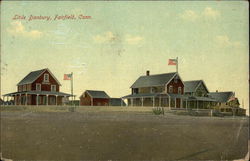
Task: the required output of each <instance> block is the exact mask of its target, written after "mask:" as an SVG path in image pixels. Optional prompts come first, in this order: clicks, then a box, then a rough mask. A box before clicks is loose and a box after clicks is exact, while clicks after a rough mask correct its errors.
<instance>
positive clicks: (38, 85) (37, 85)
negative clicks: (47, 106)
mask: <svg viewBox="0 0 250 161" xmlns="http://www.w3.org/2000/svg"><path fill="white" fill-rule="evenodd" d="M38 87H40V89H38ZM41 90H42V85H41V84H40V83H36V91H41Z"/></svg>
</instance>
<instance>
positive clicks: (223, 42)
mask: <svg viewBox="0 0 250 161" xmlns="http://www.w3.org/2000/svg"><path fill="white" fill-rule="evenodd" d="M215 42H216V43H217V45H220V46H222V47H241V46H242V43H240V42H239V41H232V40H230V39H229V37H228V36H227V35H219V36H216V37H215Z"/></svg>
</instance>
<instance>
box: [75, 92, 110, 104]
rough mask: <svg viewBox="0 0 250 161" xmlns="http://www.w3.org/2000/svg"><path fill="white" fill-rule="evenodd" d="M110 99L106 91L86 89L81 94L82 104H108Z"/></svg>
mask: <svg viewBox="0 0 250 161" xmlns="http://www.w3.org/2000/svg"><path fill="white" fill-rule="evenodd" d="M109 99H110V97H109V96H108V95H107V93H106V92H104V91H94V90H86V91H85V92H83V94H82V95H81V96H80V106H108V105H109Z"/></svg>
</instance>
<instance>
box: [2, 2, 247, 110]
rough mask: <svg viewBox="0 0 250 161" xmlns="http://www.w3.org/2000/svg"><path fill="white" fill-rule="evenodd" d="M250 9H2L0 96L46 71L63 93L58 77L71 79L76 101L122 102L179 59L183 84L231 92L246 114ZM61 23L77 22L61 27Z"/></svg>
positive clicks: (134, 5)
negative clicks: (142, 80) (101, 94)
mask: <svg viewBox="0 0 250 161" xmlns="http://www.w3.org/2000/svg"><path fill="white" fill-rule="evenodd" d="M248 9H249V6H248V2H247V1H227V2H222V1H175V2H171V1H157V2H151V1H144V2H140V1H133V2H122V1H106V2H101V1H94V2H82V1H81V2H78V1H75V2H64V1H61V2H59V1H53V2H48V1H45V2H42V1H37V2H17V1H12V2H6V1H3V2H2V3H1V94H6V93H10V92H14V91H16V84H17V83H18V82H19V81H20V80H21V79H22V78H23V77H24V76H26V75H27V74H28V73H29V72H30V71H33V70H39V69H43V68H49V69H50V70H51V71H52V73H53V74H54V75H55V76H56V77H57V79H58V80H59V81H60V83H61V84H62V86H61V91H62V92H66V93H70V81H65V80H63V74H68V73H70V72H73V73H74V94H76V95H77V97H79V96H80V95H81V94H82V93H83V91H85V90H86V89H89V90H104V91H106V92H107V93H108V95H110V96H111V97H122V96H125V95H127V94H130V93H131V90H130V86H131V85H132V84H133V82H134V81H135V80H136V79H137V78H138V77H139V76H141V75H145V73H146V70H150V73H151V74H161V73H168V72H175V70H176V68H175V66H168V59H171V58H176V57H178V60H179V74H180V76H181V78H182V80H184V81H187V80H200V79H202V80H204V81H205V83H206V85H207V87H208V89H209V91H210V92H213V91H216V90H218V91H234V92H235V94H236V97H238V98H239V100H240V103H241V104H242V102H244V103H243V104H244V105H243V106H244V108H247V107H248V104H249V103H248V100H249V98H248V93H249V91H248V89H249V88H248V79H249V78H248V77H249V71H248V70H249V69H248V63H249V62H248V60H249V58H248V49H249V46H248V44H249V39H248V35H249V29H248V28H249V26H248V19H249V18H248V15H249V13H248ZM16 15H17V16H16ZM56 15H57V18H56V19H55V17H56ZM65 15H68V16H71V15H74V17H75V19H64V20H63V19H58V16H61V18H62V16H65ZM79 15H82V17H83V16H87V17H85V19H80V18H79ZM15 16H16V17H19V18H17V19H14V17H15ZM22 16H25V19H20V17H22ZM31 16H32V17H33V16H42V17H43V18H47V17H50V18H48V19H33V20H29V19H30V17H31ZM46 16H47V17H46ZM82 17H81V18H82Z"/></svg>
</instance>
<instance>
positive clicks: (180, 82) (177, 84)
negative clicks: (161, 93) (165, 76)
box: [167, 79, 184, 94]
mask: <svg viewBox="0 0 250 161" xmlns="http://www.w3.org/2000/svg"><path fill="white" fill-rule="evenodd" d="M170 86H173V93H174V94H178V87H181V94H183V93H184V84H183V83H182V81H181V80H180V79H177V82H175V81H174V79H172V80H171V81H170V82H169V83H168V85H167V92H168V93H170V91H169V87H170Z"/></svg>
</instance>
